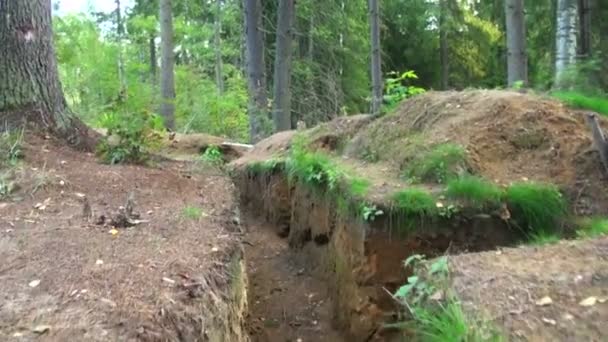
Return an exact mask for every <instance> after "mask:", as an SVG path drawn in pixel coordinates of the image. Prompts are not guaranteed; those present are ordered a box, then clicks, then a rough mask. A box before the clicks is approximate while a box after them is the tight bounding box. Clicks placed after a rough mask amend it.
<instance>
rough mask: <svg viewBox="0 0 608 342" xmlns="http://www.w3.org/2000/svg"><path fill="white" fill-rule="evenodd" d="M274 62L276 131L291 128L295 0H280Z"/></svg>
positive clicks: (274, 115) (274, 117)
mask: <svg viewBox="0 0 608 342" xmlns="http://www.w3.org/2000/svg"><path fill="white" fill-rule="evenodd" d="M277 15H278V24H277V43H276V58H275V63H274V103H273V112H272V114H273V119H274V127H275V131H277V132H279V131H286V130H290V129H291V59H292V55H293V51H292V46H291V45H292V41H293V22H294V19H295V0H280V2H279V10H278V13H277Z"/></svg>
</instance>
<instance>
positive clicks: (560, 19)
mask: <svg viewBox="0 0 608 342" xmlns="http://www.w3.org/2000/svg"><path fill="white" fill-rule="evenodd" d="M577 19H578V10H577V0H558V1H557V28H556V47H557V48H556V52H555V86H556V87H557V88H563V87H565V86H566V84H565V80H564V73H565V71H566V70H567V69H568V67H570V66H572V65H574V64H575V63H576V38H577V26H578V25H577Z"/></svg>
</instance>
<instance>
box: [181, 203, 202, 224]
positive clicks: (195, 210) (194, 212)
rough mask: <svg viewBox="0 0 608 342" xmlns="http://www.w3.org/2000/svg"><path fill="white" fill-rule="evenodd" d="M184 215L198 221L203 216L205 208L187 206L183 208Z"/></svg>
mask: <svg viewBox="0 0 608 342" xmlns="http://www.w3.org/2000/svg"><path fill="white" fill-rule="evenodd" d="M182 216H183V217H184V218H186V219H189V220H193V221H196V220H198V219H200V218H201V216H203V210H202V209H201V208H199V207H194V206H187V207H185V208H184V209H183V210H182Z"/></svg>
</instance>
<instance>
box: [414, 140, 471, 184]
mask: <svg viewBox="0 0 608 342" xmlns="http://www.w3.org/2000/svg"><path fill="white" fill-rule="evenodd" d="M465 169H466V151H465V149H464V148H463V147H462V146H459V145H455V144H449V143H446V144H439V145H436V146H433V147H432V148H431V149H430V150H429V151H426V152H423V153H421V154H419V155H418V156H416V157H415V158H414V159H413V160H412V161H410V162H409V163H408V165H407V167H406V170H405V176H406V177H407V178H408V179H410V180H413V181H426V182H436V183H445V182H446V181H448V180H450V179H452V178H454V177H456V176H458V175H459V174H460V173H462V172H463V171H464V170H465Z"/></svg>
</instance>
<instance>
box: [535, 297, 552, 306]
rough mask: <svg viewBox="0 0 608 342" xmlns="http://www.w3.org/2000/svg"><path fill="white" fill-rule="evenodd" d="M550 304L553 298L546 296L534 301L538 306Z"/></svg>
mask: <svg viewBox="0 0 608 342" xmlns="http://www.w3.org/2000/svg"><path fill="white" fill-rule="evenodd" d="M551 304H553V300H552V299H551V298H550V297H548V296H545V297H543V298H541V299H539V300H537V301H536V305H538V306H547V305H551Z"/></svg>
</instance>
